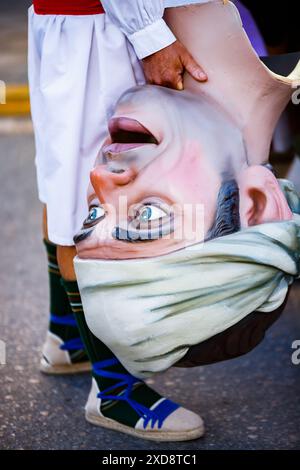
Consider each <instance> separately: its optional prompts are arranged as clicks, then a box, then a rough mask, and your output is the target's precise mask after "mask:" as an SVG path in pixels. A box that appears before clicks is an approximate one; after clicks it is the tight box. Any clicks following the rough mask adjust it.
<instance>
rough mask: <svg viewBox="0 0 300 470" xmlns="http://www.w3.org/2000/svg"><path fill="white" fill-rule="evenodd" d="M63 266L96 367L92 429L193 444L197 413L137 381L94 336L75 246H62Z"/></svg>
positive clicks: (198, 428) (198, 429) (89, 415)
mask: <svg viewBox="0 0 300 470" xmlns="http://www.w3.org/2000/svg"><path fill="white" fill-rule="evenodd" d="M57 251H58V264H59V269H60V272H61V274H62V277H63V281H62V283H63V285H64V287H65V291H66V293H67V295H68V297H69V301H70V305H71V306H72V309H73V313H74V316H75V317H76V321H77V325H78V327H79V331H80V334H81V339H82V341H83V344H84V347H85V350H86V352H87V354H88V357H89V359H90V361H91V363H92V377H93V380H92V387H91V391H90V395H89V398H88V401H87V404H86V419H87V420H88V421H89V422H91V423H92V424H96V425H98V426H104V427H107V428H110V429H116V430H119V431H122V432H125V433H128V434H132V435H136V436H139V437H144V438H147V439H153V440H159V441H167V440H170V441H174V440H190V439H196V438H198V437H200V436H202V435H203V433H204V426H203V422H202V419H201V418H200V416H198V415H197V414H195V413H193V412H191V411H189V410H187V409H185V408H183V407H181V406H179V405H177V404H176V403H174V402H172V401H171V400H168V399H166V398H164V397H162V396H161V395H160V394H159V393H157V392H156V391H155V390H153V389H151V388H150V387H148V385H146V384H145V383H144V382H142V381H141V380H139V379H137V378H135V377H133V376H132V375H131V374H129V373H128V372H127V370H126V369H125V368H124V367H123V366H122V364H121V363H120V362H119V361H118V359H117V358H116V356H115V355H114V354H113V353H112V352H111V351H110V350H109V349H108V348H107V347H106V346H105V344H103V343H102V342H101V341H100V340H99V339H98V338H96V337H95V336H94V335H93V333H92V332H91V331H90V329H89V327H88V325H87V323H86V320H85V316H84V312H83V309H82V304H81V298H80V293H79V290H78V285H77V282H76V276H75V272H74V267H73V257H74V255H75V254H76V251H75V247H70V246H68V247H64V246H58V250H57Z"/></svg>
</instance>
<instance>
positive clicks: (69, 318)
mask: <svg viewBox="0 0 300 470" xmlns="http://www.w3.org/2000/svg"><path fill="white" fill-rule="evenodd" d="M50 321H51V322H52V323H56V324H57V325H65V326H75V327H77V323H76V320H75V318H74V315H73V313H71V314H70V315H65V316H64V317H58V316H57V315H53V314H52V313H51V314H50ZM60 349H62V350H63V351H74V350H76V349H84V344H83V342H82V341H81V338H80V337H78V338H72V339H69V340H68V341H65V342H64V343H63V344H61V345H60Z"/></svg>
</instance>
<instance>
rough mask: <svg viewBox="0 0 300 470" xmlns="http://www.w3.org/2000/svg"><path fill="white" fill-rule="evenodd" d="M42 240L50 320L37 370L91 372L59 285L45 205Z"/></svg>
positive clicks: (66, 298)
mask: <svg viewBox="0 0 300 470" xmlns="http://www.w3.org/2000/svg"><path fill="white" fill-rule="evenodd" d="M43 237H44V245H45V248H46V251H47V258H48V278H49V300H50V306H49V311H50V318H49V328H48V331H47V335H46V341H45V343H44V345H43V356H42V359H41V364H40V368H41V371H42V372H45V373H48V374H61V373H76V372H84V371H87V370H90V363H89V361H88V358H87V356H86V353H85V352H84V349H83V345H82V343H81V341H80V335H79V332H78V328H77V325H76V320H75V318H74V314H73V312H72V308H71V306H70V303H69V299H68V296H67V294H66V292H65V289H64V287H63V285H62V277H61V272H60V269H59V263H58V259H57V254H58V247H57V246H56V245H55V244H54V243H51V241H50V240H49V237H48V229H47V209H46V206H44V210H43ZM68 248H69V247H68ZM72 259H73V258H72Z"/></svg>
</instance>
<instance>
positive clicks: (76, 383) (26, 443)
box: [0, 135, 300, 451]
mask: <svg viewBox="0 0 300 470" xmlns="http://www.w3.org/2000/svg"><path fill="white" fill-rule="evenodd" d="M0 227H1V229H0V237H1V239H0V260H1V269H0V339H1V340H2V341H4V342H5V343H6V351H7V364H6V365H2V366H0V384H1V386H0V448H2V449H106V450H108V449H112V450H114V449H147V450H158V449H173V450H179V451H183V450H193V449H300V431H299V430H300V406H299V395H300V365H299V366H295V365H293V364H292V361H291V355H292V352H293V350H292V348H291V345H292V343H293V341H295V340H296V339H300V308H299V303H300V283H298V284H297V285H295V286H294V287H293V289H292V293H291V296H290V299H289V302H288V306H287V308H286V311H285V313H284V314H283V316H282V317H281V318H280V320H279V321H278V322H277V323H276V324H275V325H274V326H273V327H272V328H271V330H269V333H268V334H267V338H266V339H265V341H264V342H263V343H262V344H261V345H260V346H259V347H257V349H256V350H255V351H253V352H252V353H250V354H248V355H247V356H245V357H243V358H239V359H235V360H233V361H230V362H226V363H220V364H216V365H212V366H206V367H199V368H195V369H189V370H187V369H186V370H179V369H172V370H169V371H168V372H167V373H165V374H163V375H161V376H158V377H156V378H155V379H154V380H152V381H151V384H152V385H153V386H154V387H156V388H157V389H158V390H159V391H160V392H162V393H164V394H165V395H166V396H168V397H170V398H172V399H173V400H175V401H178V402H180V403H182V404H183V405H185V406H187V407H189V408H190V409H192V410H194V411H196V412H199V413H200V414H201V415H202V416H203V418H204V420H205V422H206V428H207V433H206V436H205V437H204V438H202V439H200V440H196V441H192V442H187V443H168V444H157V443H152V442H150V441H144V440H138V439H136V438H133V437H130V436H126V435H124V434H120V433H118V432H114V431H108V430H104V429H101V428H97V427H94V426H92V425H90V424H88V423H87V422H85V419H84V411H83V408H84V404H85V401H86V398H87V394H88V391H89V386H90V378H89V375H81V376H77V377H47V376H44V375H42V374H40V372H39V370H38V364H39V358H40V349H41V345H42V342H43V337H44V335H45V331H46V326H47V313H48V292H47V268H46V257H45V253H44V249H43V246H42V241H41V206H40V204H39V202H38V200H37V194H36V186H35V170H34V147H33V138H32V136H31V135H23V136H21V135H15V136H0Z"/></svg>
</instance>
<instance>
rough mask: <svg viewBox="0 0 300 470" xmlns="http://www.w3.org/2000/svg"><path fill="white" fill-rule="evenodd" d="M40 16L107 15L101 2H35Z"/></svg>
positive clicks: (44, 0)
mask: <svg viewBox="0 0 300 470" xmlns="http://www.w3.org/2000/svg"><path fill="white" fill-rule="evenodd" d="M33 8H34V12H35V13H37V14H38V15H97V14H99V13H105V12H104V9H103V6H102V5H101V3H100V1H99V0H33Z"/></svg>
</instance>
